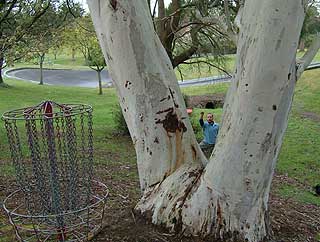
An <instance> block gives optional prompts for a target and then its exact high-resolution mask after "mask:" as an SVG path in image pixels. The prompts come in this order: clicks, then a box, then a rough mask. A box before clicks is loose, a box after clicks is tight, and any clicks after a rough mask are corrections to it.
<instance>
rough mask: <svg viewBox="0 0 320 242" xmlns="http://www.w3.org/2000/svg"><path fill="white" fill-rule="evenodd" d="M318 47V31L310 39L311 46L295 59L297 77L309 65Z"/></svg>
mask: <svg viewBox="0 0 320 242" xmlns="http://www.w3.org/2000/svg"><path fill="white" fill-rule="evenodd" d="M319 49H320V33H317V34H316V37H315V38H314V40H313V41H312V44H311V46H310V47H309V49H308V50H307V52H306V53H305V54H304V55H303V57H302V58H300V59H298V60H297V79H299V78H300V76H301V75H302V73H303V72H304V70H305V69H306V68H307V67H308V66H309V65H310V63H311V62H312V60H313V58H314V57H315V55H316V54H317V52H318V50H319Z"/></svg>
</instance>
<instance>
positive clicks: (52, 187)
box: [2, 101, 108, 241]
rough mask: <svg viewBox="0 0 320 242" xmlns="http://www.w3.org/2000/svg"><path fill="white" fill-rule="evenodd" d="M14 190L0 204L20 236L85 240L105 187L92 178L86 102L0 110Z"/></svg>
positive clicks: (99, 216)
mask: <svg viewBox="0 0 320 242" xmlns="http://www.w3.org/2000/svg"><path fill="white" fill-rule="evenodd" d="M2 119H3V120H4V123H5V128H6V131H7V136H8V141H9V146H10V151H11V157H12V160H13V164H14V167H15V171H16V180H17V184H18V188H19V189H18V190H16V191H15V192H13V193H11V194H10V195H9V196H7V197H6V198H5V200H4V202H3V208H4V210H5V212H6V214H7V215H8V218H9V222H10V224H11V225H12V226H13V228H14V231H15V235H16V237H17V239H18V240H20V241H87V240H90V238H92V236H93V235H94V234H95V233H97V232H98V230H99V229H101V227H102V221H103V217H104V209H105V202H106V198H107V195H108V190H107V187H106V186H105V185H104V184H102V183H100V182H97V181H95V180H93V137H92V108H91V107H90V106H88V105H83V104H57V103H55V102H52V101H45V102H42V103H40V104H39V105H37V106H34V107H28V108H23V109H17V110H12V111H9V112H6V113H4V114H3V116H2Z"/></svg>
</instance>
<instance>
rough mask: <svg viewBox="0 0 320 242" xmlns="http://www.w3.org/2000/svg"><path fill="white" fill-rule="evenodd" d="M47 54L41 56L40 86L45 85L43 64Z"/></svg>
mask: <svg viewBox="0 0 320 242" xmlns="http://www.w3.org/2000/svg"><path fill="white" fill-rule="evenodd" d="M44 57H45V54H41V55H40V83H39V85H43V62H44Z"/></svg>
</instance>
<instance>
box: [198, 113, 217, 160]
mask: <svg viewBox="0 0 320 242" xmlns="http://www.w3.org/2000/svg"><path fill="white" fill-rule="evenodd" d="M203 115H204V112H201V113H200V119H199V123H200V125H201V127H202V129H203V135H204V139H203V140H202V141H201V142H200V148H201V149H202V150H203V151H204V152H205V153H206V154H211V152H212V150H213V148H214V145H215V144H216V139H217V135H218V132H219V124H218V123H215V122H214V120H213V114H212V113H208V114H207V121H206V122H204V121H203Z"/></svg>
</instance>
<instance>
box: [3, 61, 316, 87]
mask: <svg viewBox="0 0 320 242" xmlns="http://www.w3.org/2000/svg"><path fill="white" fill-rule="evenodd" d="M316 68H320V63H319V62H317V63H312V64H310V65H309V67H308V68H307V70H312V69H316ZM5 75H6V76H8V77H12V78H17V79H20V80H24V81H32V82H36V83H39V81H40V70H39V69H37V68H20V69H12V70H8V71H6V73H5ZM101 77H102V85H103V86H104V87H107V86H111V85H112V80H111V78H110V76H109V73H108V71H107V70H103V71H102V73H101ZM43 78H44V83H45V84H49V85H61V86H78V87H97V86H98V85H99V84H98V76H97V72H96V71H94V70H62V69H60V70H57V69H45V70H44V71H43ZM228 81H230V77H228V76H213V77H205V78H199V79H193V80H185V81H183V82H181V81H179V85H180V86H182V87H183V86H184V87H186V86H198V85H208V84H213V83H218V82H228Z"/></svg>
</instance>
